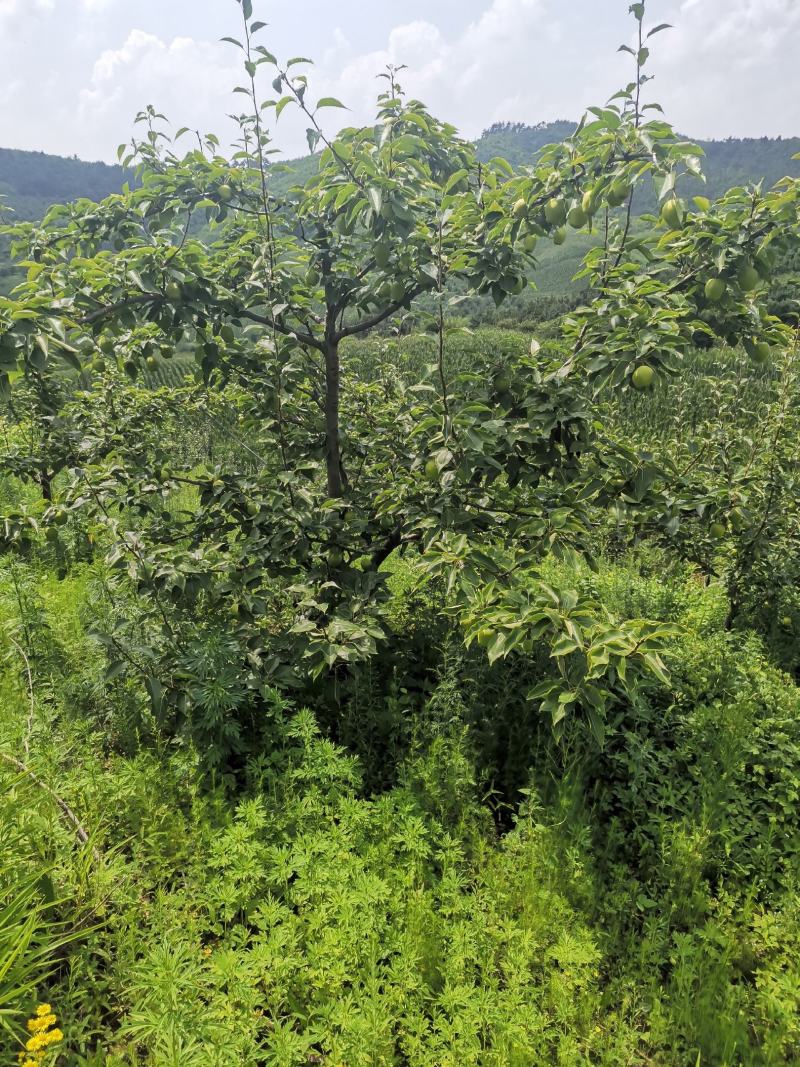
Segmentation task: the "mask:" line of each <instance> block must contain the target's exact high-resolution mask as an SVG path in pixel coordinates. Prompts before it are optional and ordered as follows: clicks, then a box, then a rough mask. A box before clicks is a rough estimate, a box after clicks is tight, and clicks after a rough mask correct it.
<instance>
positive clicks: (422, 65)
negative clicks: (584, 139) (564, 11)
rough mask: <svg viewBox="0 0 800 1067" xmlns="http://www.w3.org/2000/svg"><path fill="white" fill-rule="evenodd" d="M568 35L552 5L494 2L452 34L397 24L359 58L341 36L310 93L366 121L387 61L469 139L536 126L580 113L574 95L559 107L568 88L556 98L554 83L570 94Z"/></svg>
mask: <svg viewBox="0 0 800 1067" xmlns="http://www.w3.org/2000/svg"><path fill="white" fill-rule="evenodd" d="M562 36H563V22H562V20H561V18H560V17H554V15H553V12H552V10H550V8H549V5H548V3H547V2H546V0H493V2H492V3H490V4H489V6H488V7H487V8H486V10H485V11H484V12H483V13H482V14H481V15H480V16H479V17H478V18H476V19H475V20H474V21H473V22H471V23H469V24H468V25H467V26H466V27H465V28H464V29H463V30H462V31H461V32H459V33H457V34H455V35H452V36H450V37H448V36H446V35H445V32H444V31H443V30H442V28H440V27H439V26H437V25H435V24H434V23H433V22H430V21H428V20H416V21H413V22H409V23H406V24H402V25H398V26H396V27H395V28H394V29H393V30H392V31H391V32H390V34H389V36H388V40H387V42H386V45H385V47H384V48H382V49H378V50H375V51H372V52H368V53H365V54H362V55H354V54H353V51H352V49H351V48H350V46H349V44H348V42H347V39H346V38H345V37H344V35H343V34H342V33H341V31H339V32H338V34H337V35H336V40H335V45H334V46H333V47H332V48H331V49H330V50H329V53H327V54H326V55H325V56H324V57H323V62H322V63H321V64H320V66H319V68H317V72H316V75H315V79H316V80H315V81H312V88H314V89H316V90H317V91H318V93H319V95H322V94H323V93H324V94H325V95H327V94H328V93H331V94H332V95H334V96H338V97H339V98H340V99H342V100H343V101H344V102H345V103H346V104H347V105H348V106H349V107H351V108H352V110H353V118H354V120H355V121H364V122H366V121H369V120H370V118H371V117H372V114H373V110H374V99H375V96H376V94H377V91H378V90H377V89H376V85H377V83H376V81H375V77H376V75H377V74H379V73H380V72H381V71H382V70H383V69H384V68H385V67H386V65H387V64H389V63H393V64H401V63H403V64H406V65H407V66H408V68H409V69H408V70H407V71H404V72H403V74H402V75H401V82H402V84H403V86H404V88H406V90H407V91H408V92H409V93H410V94H412V95H413V96H416V97H419V98H420V99H422V100H424V101H425V102H426V104H428V106H429V107H431V109H432V110H433V111H434V112H436V113H437V114H439V115H440V116H441V117H442V118H445V119H448V120H450V121H453V122H455V123H456V124H458V125H459V126H460V127H462V128H463V130H464V132H465V133H467V134H470V135H473V134H477V133H479V132H480V130H481V129H482V128H483V127H484V126H487V125H489V124H490V123H492V122H494V121H496V120H500V119H522V120H525V119H527V120H528V121H531V122H534V121H537V120H539V119H541V118H543V117H546V118H555V117H558V116H560V115H563V114H565V113H571V114H577V113H578V111H579V110H580V104H579V102H578V101H579V97H578V95H577V94H576V93H572V97H573V98H572V100H571V101H570V102H569V104H564V103H559V102H557V101H558V100H559V99H561V100H563V98H564V92H563V91H560V92H559V93H558V95H557V96H556V97H555V98H554V95H553V85H554V84H555V85H559V84H560V85H561V87H562V90H563V85H564V84H566V85H567V96H569V95H570V89H569V82H570V72H569V64H570V57H566V62H565V63H564V64H563V66H564V68H565V69H564V70H563V72H562V73H559V67H560V65H561V64H562V61H563V59H564V58H565V57H561V59H559V57H558V55H557V47H558V45H559V42H560V41H561V39H562ZM534 56H535V57H536V62H535V63H534ZM570 109H571V111H570Z"/></svg>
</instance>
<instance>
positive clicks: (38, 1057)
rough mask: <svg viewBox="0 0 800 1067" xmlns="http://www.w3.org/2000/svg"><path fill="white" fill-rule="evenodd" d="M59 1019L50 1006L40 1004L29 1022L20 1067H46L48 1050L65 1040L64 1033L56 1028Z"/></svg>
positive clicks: (20, 1054) (19, 1057)
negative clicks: (28, 1035)
mask: <svg viewBox="0 0 800 1067" xmlns="http://www.w3.org/2000/svg"><path fill="white" fill-rule="evenodd" d="M57 1022H58V1019H57V1017H56V1015H55V1013H54V1012H53V1009H52V1008H51V1007H50V1005H49V1004H40V1005H39V1007H38V1008H37V1009H36V1014H35V1015H34V1016H33V1018H32V1019H29V1020H28V1023H27V1028H28V1033H29V1034H30V1035H31V1036H30V1037H29V1038H28V1040H27V1042H26V1043H25V1049H24V1051H22V1052H20V1053H19V1055H18V1056H17V1062H18V1063H19V1064H20V1067H44V1064H45V1061H46V1058H47V1050H48V1049H49V1048H50V1046H51V1045H57V1044H58V1042H59V1041H63V1040H64V1034H63V1032H62V1031H61V1030H60V1029H59V1028H58V1027H57V1026H56V1023H57Z"/></svg>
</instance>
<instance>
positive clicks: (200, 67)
mask: <svg viewBox="0 0 800 1067" xmlns="http://www.w3.org/2000/svg"><path fill="white" fill-rule="evenodd" d="M228 59H229V57H228V55H227V53H225V51H224V50H223V48H222V47H221V46H219V45H217V44H209V43H207V42H203V41H195V40H193V39H192V38H191V37H175V38H174V39H173V40H171V41H164V40H162V39H161V38H160V37H158V36H157V35H155V34H152V33H146V32H145V31H143V30H138V29H137V30H132V31H131V32H130V33H129V35H128V37H127V39H126V41H125V42H124V44H123V45H122V46H121V47H120V48H117V49H108V50H106V51H105V52H103V53H102V54H101V55H100V56H99V58H98V59H97V60H96V62H95V64H94V67H93V69H92V74H91V79H90V84H89V85H88V86H87V87H86V88H84V89H83V90H81V92H80V104H79V115H80V117H81V119H82V120H83V123H84V124H91V126H92V128H93V129H94V130H95V133H97V132H101V133H105V132H106V131H107V137H108V142H107V143H108V144H111V143H112V142H113V143H114V144H116V142H118V141H120V140H122V139H124V135H125V133H127V132H128V131H130V129H131V123H132V119H133V117H134V115H135V114H136V113H137V112H138V111H140V110H141V109H142V108H143V107H144V106H145V105H147V104H154V105H155V106H156V108H157V109H158V110H159V111H161V112H163V113H164V114H166V115H167V117H168V119H170V120H171V122H172V123H173V124H174V126H190V127H193V128H198V129H200V130H201V132H203V133H205V132H209V131H208V126H209V123H211V124H214V123H216V124H217V125H218V124H219V122H220V120H221V119H222V117H223V116H224V115H225V114H226V112H228V111H229V110H231V95H230V94H231V89H232V87H233V86H234V85H235V84H236V79H237V75H238V71H237V70H236V67H235V66H234V65H232V64H231V63H230V62H226V60H228ZM98 127H99V130H98Z"/></svg>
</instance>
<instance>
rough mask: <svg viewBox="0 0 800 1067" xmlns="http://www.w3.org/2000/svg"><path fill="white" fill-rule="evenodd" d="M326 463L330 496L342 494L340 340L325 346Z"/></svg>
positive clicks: (330, 341) (329, 342)
mask: <svg viewBox="0 0 800 1067" xmlns="http://www.w3.org/2000/svg"><path fill="white" fill-rule="evenodd" d="M325 442H326V444H325V463H326V465H327V468H328V496H330V497H331V498H335V497H340V496H341V495H342V462H341V444H340V441H339V342H338V341H332V340H328V342H327V344H326V346H325Z"/></svg>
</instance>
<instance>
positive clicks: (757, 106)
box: [655, 0, 800, 137]
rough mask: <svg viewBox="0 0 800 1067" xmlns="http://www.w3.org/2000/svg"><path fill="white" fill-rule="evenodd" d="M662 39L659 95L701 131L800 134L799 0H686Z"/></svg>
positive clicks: (688, 126) (674, 114) (682, 121)
mask: <svg viewBox="0 0 800 1067" xmlns="http://www.w3.org/2000/svg"><path fill="white" fill-rule="evenodd" d="M670 21H671V22H674V24H675V28H674V29H672V30H670V31H669V32H668V33H665V34H664V35H663V36H660V37H658V38H656V39H655V40H656V41H658V46H657V48H656V54H655V69H656V70H657V72H658V73H659V75H660V77H659V82H658V94H659V96H660V99H661V102H662V103H664V104H665V106H667V107H668V110H669V115H670V117H671V119H672V120H673V122H674V123H675V124H676V125H679V126H680V127H681V128H682V129H683V130H686V131H687V132H690V133H692V134H693V135H694V136H697V137H702V136H716V137H724V136H728V135H730V134H737V133H738V134H740V135H751V136H762V135H777V134H780V133H783V134H792V133H794V134H797V133H800V112H798V106H797V102H798V100H800V63H798V57H800V4H799V3H798V2H797V0H702V2H700V0H683V2H682V3H681V5H680V9H679V11H678V12H677V13H676V15H675V18H674V19H670Z"/></svg>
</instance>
